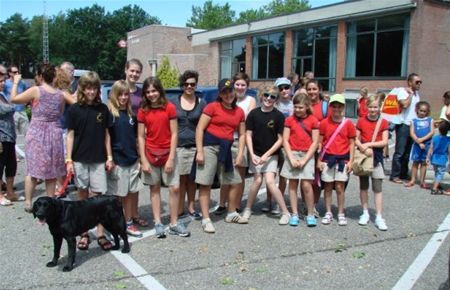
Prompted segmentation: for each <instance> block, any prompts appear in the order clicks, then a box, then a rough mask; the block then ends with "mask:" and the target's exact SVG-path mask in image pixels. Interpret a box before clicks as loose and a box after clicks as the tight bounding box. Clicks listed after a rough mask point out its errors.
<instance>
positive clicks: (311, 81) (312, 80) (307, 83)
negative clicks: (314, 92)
mask: <svg viewBox="0 0 450 290" xmlns="http://www.w3.org/2000/svg"><path fill="white" fill-rule="evenodd" d="M309 84H315V85H316V86H317V87H318V88H319V91H321V90H322V85H321V84H320V83H319V81H318V80H317V79H310V80H308V81H307V82H306V84H305V89H306V88H307V87H308V85H309Z"/></svg>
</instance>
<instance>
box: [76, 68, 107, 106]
mask: <svg viewBox="0 0 450 290" xmlns="http://www.w3.org/2000/svg"><path fill="white" fill-rule="evenodd" d="M88 87H93V88H95V89H97V96H96V97H95V99H94V102H93V104H94V105H97V104H101V102H102V99H101V98H100V77H99V76H98V74H97V73H96V72H94V71H90V72H87V73H85V74H83V75H82V76H81V77H80V80H79V81H78V90H77V100H78V103H79V104H80V105H81V106H83V105H86V96H85V95H84V90H85V89H87V88H88Z"/></svg>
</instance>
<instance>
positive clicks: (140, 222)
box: [132, 217, 148, 228]
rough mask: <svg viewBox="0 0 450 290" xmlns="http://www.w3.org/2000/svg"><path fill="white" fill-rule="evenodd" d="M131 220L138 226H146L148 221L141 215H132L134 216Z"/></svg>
mask: <svg viewBox="0 0 450 290" xmlns="http://www.w3.org/2000/svg"><path fill="white" fill-rule="evenodd" d="M132 221H133V224H136V225H138V226H140V227H144V228H146V227H148V222H147V221H146V220H144V219H143V218H141V217H134V218H132Z"/></svg>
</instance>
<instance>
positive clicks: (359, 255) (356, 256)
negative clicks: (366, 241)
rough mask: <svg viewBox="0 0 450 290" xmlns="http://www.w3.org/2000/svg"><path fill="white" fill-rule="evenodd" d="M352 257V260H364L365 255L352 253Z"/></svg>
mask: <svg viewBox="0 0 450 290" xmlns="http://www.w3.org/2000/svg"><path fill="white" fill-rule="evenodd" d="M352 256H353V258H356V259H361V258H364V257H365V256H366V253H364V252H354V253H353V255H352Z"/></svg>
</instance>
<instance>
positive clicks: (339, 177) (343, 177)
mask: <svg viewBox="0 0 450 290" xmlns="http://www.w3.org/2000/svg"><path fill="white" fill-rule="evenodd" d="M320 177H321V179H322V181H323V182H334V181H343V182H346V181H347V180H348V173H347V164H346V165H345V166H344V170H343V171H342V172H340V171H338V165H337V164H335V165H334V166H333V167H332V168H329V167H328V165H327V164H325V168H324V169H323V170H322V175H321V176H320Z"/></svg>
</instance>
